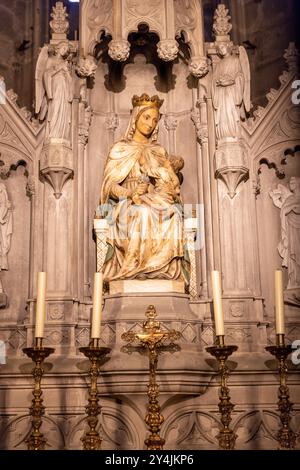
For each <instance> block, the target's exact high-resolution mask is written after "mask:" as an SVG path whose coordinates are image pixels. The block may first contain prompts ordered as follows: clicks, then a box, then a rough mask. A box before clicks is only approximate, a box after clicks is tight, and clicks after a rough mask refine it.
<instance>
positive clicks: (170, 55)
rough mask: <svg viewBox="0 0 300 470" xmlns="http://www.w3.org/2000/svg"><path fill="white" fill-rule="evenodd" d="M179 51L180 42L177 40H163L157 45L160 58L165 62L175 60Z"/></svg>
mask: <svg viewBox="0 0 300 470" xmlns="http://www.w3.org/2000/svg"><path fill="white" fill-rule="evenodd" d="M178 51H179V46H178V42H177V41H176V40H175V39H163V40H162V41H159V43H158V44H157V53H158V57H159V58H160V59H162V60H164V61H165V62H170V61H172V60H175V59H176V57H177V54H178Z"/></svg>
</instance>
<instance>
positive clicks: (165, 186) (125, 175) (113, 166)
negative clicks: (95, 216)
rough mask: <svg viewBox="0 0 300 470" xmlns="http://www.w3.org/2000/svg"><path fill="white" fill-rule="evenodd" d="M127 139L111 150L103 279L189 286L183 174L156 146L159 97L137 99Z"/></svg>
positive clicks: (105, 196) (176, 162) (174, 160)
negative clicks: (162, 281) (166, 281)
mask: <svg viewBox="0 0 300 470" xmlns="http://www.w3.org/2000/svg"><path fill="white" fill-rule="evenodd" d="M132 104H133V111H132V115H131V119H130V122H129V125H128V128H127V130H126V133H125V135H124V137H123V138H122V139H121V140H120V141H118V142H116V143H115V144H114V145H113V147H112V148H111V150H110V153H109V155H108V159H107V162H106V166H105V169H104V176H103V183H102V189H101V198H100V203H101V205H102V208H103V207H106V208H108V210H109V214H110V217H109V236H108V244H109V249H108V254H107V257H106V262H105V265H104V280H106V281H112V280H117V279H171V280H182V281H184V280H185V281H186V283H187V270H186V269H185V262H184V246H183V245H184V242H183V217H182V203H181V196H180V183H179V178H178V172H179V170H180V169H181V168H182V167H183V160H182V159H181V158H178V157H177V158H170V157H169V156H168V154H167V152H166V150H165V149H164V148H163V147H162V146H161V145H159V143H158V142H157V138H158V122H159V119H160V112H159V109H160V107H161V105H162V101H161V100H160V99H159V97H158V96H153V97H149V96H148V95H146V94H143V95H141V96H140V97H138V96H136V95H135V96H134V97H133V99H132Z"/></svg>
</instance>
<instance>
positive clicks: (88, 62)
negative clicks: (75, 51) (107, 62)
mask: <svg viewBox="0 0 300 470" xmlns="http://www.w3.org/2000/svg"><path fill="white" fill-rule="evenodd" d="M96 70H97V63H96V59H95V58H94V57H93V56H91V55H88V56H87V57H80V58H79V61H78V64H77V65H76V73H77V75H78V76H79V77H81V78H87V77H95V73H96Z"/></svg>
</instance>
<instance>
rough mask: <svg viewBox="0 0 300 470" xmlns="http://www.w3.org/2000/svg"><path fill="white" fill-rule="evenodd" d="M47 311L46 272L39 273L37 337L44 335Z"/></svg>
mask: <svg viewBox="0 0 300 470" xmlns="http://www.w3.org/2000/svg"><path fill="white" fill-rule="evenodd" d="M45 312H46V273H45V272H39V273H38V284H37V297H36V320H35V337H36V338H43V337H44V324H45Z"/></svg>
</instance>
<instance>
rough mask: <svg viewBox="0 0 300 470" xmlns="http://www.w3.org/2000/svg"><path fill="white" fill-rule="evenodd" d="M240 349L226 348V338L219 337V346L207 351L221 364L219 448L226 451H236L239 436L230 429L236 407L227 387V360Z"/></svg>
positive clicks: (231, 346) (235, 347)
mask: <svg viewBox="0 0 300 470" xmlns="http://www.w3.org/2000/svg"><path fill="white" fill-rule="evenodd" d="M237 349H238V347H237V346H234V345H229V346H226V345H225V343H224V336H217V344H216V345H215V346H210V347H208V348H206V351H207V352H209V353H210V354H211V355H212V356H214V357H215V358H216V359H217V361H218V363H219V374H220V391H219V397H220V400H219V404H218V407H219V411H220V413H221V423H222V428H221V429H220V432H219V434H218V435H217V439H218V441H219V447H220V448H221V449H225V450H231V449H234V446H235V441H236V438H237V435H236V434H235V432H234V431H233V430H232V429H231V428H230V422H231V412H232V410H233V408H234V405H233V404H232V403H231V400H230V394H229V387H228V386H227V379H228V376H229V369H228V367H227V364H226V362H227V359H228V357H229V356H231V354H232V353H233V352H234V351H236V350H237Z"/></svg>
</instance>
